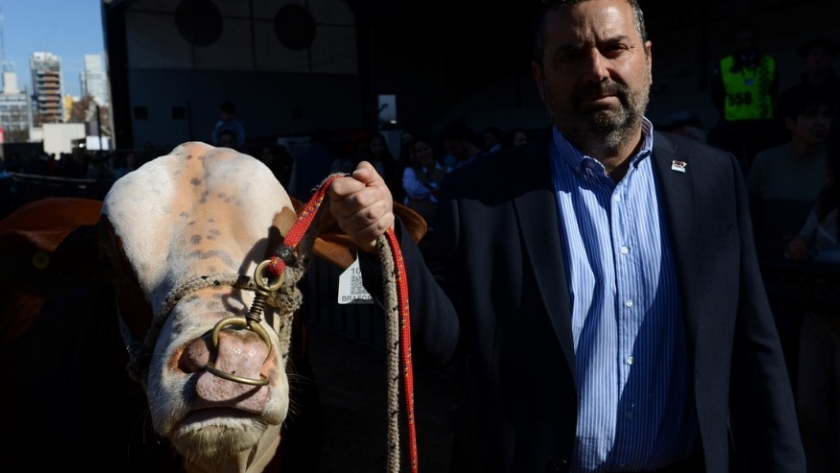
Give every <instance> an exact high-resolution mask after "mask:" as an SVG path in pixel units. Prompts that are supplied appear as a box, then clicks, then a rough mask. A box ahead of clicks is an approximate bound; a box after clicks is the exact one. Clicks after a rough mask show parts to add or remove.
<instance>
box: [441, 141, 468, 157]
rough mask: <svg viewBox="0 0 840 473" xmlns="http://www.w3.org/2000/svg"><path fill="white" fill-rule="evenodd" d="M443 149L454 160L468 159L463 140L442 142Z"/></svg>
mask: <svg viewBox="0 0 840 473" xmlns="http://www.w3.org/2000/svg"><path fill="white" fill-rule="evenodd" d="M443 147H444V149H446V152H447V153H449V154H451V155H452V156H454V157H455V159H466V158H469V157H470V156H469V152H468V151H467V147H466V146H464V142H463V140H443Z"/></svg>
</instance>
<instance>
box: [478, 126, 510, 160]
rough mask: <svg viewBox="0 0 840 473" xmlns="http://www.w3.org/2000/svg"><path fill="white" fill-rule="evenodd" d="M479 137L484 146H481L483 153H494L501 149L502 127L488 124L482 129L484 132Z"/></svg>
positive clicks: (502, 140) (503, 137)
mask: <svg viewBox="0 0 840 473" xmlns="http://www.w3.org/2000/svg"><path fill="white" fill-rule="evenodd" d="M481 137H482V138H483V140H484V146H482V148H481V149H482V150H483V151H484V152H485V153H495V152H496V151H499V150H500V149H502V145H503V142H504V139H505V136H504V133H502V129H501V128H499V127H497V126H495V125H494V126H489V127H487V128H485V129H484V132H483V133H482V134H481Z"/></svg>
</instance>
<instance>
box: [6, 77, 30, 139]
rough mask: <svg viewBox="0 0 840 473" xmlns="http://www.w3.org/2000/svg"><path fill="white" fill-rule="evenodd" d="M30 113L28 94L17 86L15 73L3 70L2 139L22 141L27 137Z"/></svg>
mask: <svg viewBox="0 0 840 473" xmlns="http://www.w3.org/2000/svg"><path fill="white" fill-rule="evenodd" d="M31 120H32V115H31V114H30V112H29V94H28V93H27V92H26V89H24V90H20V89H19V88H18V81H17V74H16V73H15V72H12V71H4V72H3V90H2V92H0V127H2V128H3V135H4V141H7V142H9V141H23V140H25V138H26V137H28V130H29V128H30V125H31Z"/></svg>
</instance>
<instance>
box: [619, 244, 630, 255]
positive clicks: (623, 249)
mask: <svg viewBox="0 0 840 473" xmlns="http://www.w3.org/2000/svg"><path fill="white" fill-rule="evenodd" d="M629 252H630V250H629V249H628V248H627V247H626V246H622V247H621V254H622V255H626V254H627V253H629Z"/></svg>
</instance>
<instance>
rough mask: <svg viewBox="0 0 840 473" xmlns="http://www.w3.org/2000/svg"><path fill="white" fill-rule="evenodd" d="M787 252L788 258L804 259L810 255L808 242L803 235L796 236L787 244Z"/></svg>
mask: <svg viewBox="0 0 840 473" xmlns="http://www.w3.org/2000/svg"><path fill="white" fill-rule="evenodd" d="M785 253H786V254H787V257H788V259H793V260H803V259H805V258H806V257H807V256H808V244H807V242H806V241H805V237H804V236H802V235H798V236H795V237H793V238H791V240H790V241H789V242H788V244H787V248H785Z"/></svg>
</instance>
